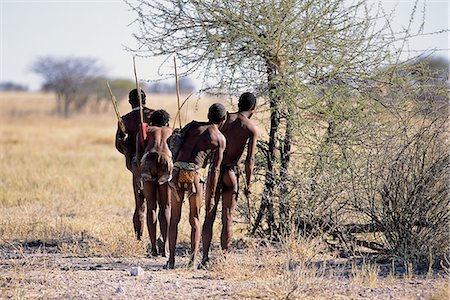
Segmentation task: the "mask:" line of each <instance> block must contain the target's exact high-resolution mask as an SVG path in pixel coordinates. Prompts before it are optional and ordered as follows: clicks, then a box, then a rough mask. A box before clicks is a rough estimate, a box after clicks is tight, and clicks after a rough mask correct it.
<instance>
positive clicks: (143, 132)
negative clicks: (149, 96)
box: [133, 56, 148, 147]
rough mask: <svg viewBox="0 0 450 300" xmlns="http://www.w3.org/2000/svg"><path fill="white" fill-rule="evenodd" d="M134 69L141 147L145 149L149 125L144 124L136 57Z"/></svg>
mask: <svg viewBox="0 0 450 300" xmlns="http://www.w3.org/2000/svg"><path fill="white" fill-rule="evenodd" d="M133 69H134V78H135V80H136V91H137V94H138V99H139V116H140V121H141V123H140V126H139V132H140V143H141V146H142V147H144V146H145V140H146V138H147V128H148V124H147V123H145V122H144V111H143V109H142V97H141V89H140V87H139V80H138V77H137V72H136V59H135V57H134V56H133Z"/></svg>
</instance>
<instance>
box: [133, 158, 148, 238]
mask: <svg viewBox="0 0 450 300" xmlns="http://www.w3.org/2000/svg"><path fill="white" fill-rule="evenodd" d="M138 180H139V170H138V168H137V166H136V163H134V164H133V191H134V201H135V208H134V215H133V225H134V233H135V235H136V238H137V239H138V240H139V241H140V240H141V238H142V233H143V231H144V227H143V224H144V218H145V201H144V200H145V198H144V194H143V193H142V191H140V189H139V182H138Z"/></svg>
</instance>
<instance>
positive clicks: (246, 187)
mask: <svg viewBox="0 0 450 300" xmlns="http://www.w3.org/2000/svg"><path fill="white" fill-rule="evenodd" d="M237 167H238V172H239V177H241V178H242V179H243V180H244V184H245V189H246V190H248V185H247V177H246V176H245V173H244V172H243V171H242V168H241V167H240V166H239V164H238V165H237ZM244 196H245V199H246V200H247V213H248V221H249V223H250V224H249V225H250V226H249V227H250V228H252V227H253V223H252V210H251V208H250V197H249V196H248V195H247V193H245V192H244Z"/></svg>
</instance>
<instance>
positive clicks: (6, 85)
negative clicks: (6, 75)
mask: <svg viewBox="0 0 450 300" xmlns="http://www.w3.org/2000/svg"><path fill="white" fill-rule="evenodd" d="M0 91H5V92H10V91H16V92H26V91H28V86H26V85H23V84H20V83H15V82H12V81H6V82H0Z"/></svg>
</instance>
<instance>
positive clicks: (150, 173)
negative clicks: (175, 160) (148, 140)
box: [141, 152, 173, 185]
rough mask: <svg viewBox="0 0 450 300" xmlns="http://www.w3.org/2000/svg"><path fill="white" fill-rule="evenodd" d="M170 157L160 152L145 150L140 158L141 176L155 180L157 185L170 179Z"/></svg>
mask: <svg viewBox="0 0 450 300" xmlns="http://www.w3.org/2000/svg"><path fill="white" fill-rule="evenodd" d="M172 169H173V164H172V157H171V156H170V155H168V154H166V153H161V152H146V153H145V154H144V156H142V159H141V178H142V180H144V181H157V182H158V184H159V185H162V184H164V183H167V182H169V181H170V180H171V179H172Z"/></svg>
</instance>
